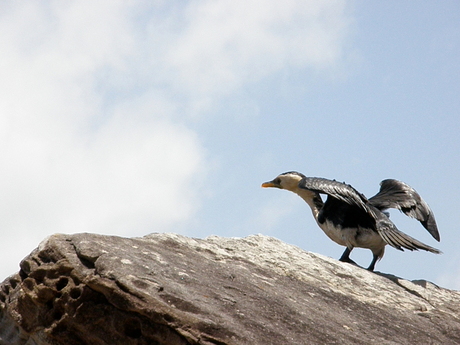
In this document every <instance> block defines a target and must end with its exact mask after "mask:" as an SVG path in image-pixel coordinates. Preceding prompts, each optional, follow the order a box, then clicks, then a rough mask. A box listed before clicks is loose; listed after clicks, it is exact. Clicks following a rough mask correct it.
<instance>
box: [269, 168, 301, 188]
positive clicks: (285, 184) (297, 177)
mask: <svg viewBox="0 0 460 345" xmlns="http://www.w3.org/2000/svg"><path fill="white" fill-rule="evenodd" d="M304 177H305V176H304V175H302V174H301V173H298V172H296V171H290V172H286V173H284V174H281V175H278V176H277V177H276V178H275V179H274V180H272V181H269V182H265V183H262V187H263V188H270V187H273V188H280V189H287V190H289V191H291V192H295V191H296V190H297V189H298V186H299V182H300V181H301V180H302V179H303V178H304Z"/></svg>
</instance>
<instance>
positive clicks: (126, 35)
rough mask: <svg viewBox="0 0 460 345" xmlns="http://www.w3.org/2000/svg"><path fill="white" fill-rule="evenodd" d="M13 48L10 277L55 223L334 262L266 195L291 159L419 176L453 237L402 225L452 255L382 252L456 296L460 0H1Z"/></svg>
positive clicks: (1, 216) (7, 171) (1, 102)
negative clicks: (266, 247) (261, 239)
mask: <svg viewBox="0 0 460 345" xmlns="http://www.w3.org/2000/svg"><path fill="white" fill-rule="evenodd" d="M0 47H1V49H0V160H1V163H0V176H1V179H0V196H1V197H0V205H1V207H0V234H1V239H2V240H1V241H0V260H1V262H2V264H1V265H0V280H2V279H4V278H6V277H7V276H8V275H9V274H12V273H14V272H16V271H17V270H18V263H19V261H20V260H21V259H22V258H24V257H25V256H26V255H27V254H28V253H29V252H30V251H31V250H32V249H33V248H35V247H36V246H37V245H38V243H39V242H40V241H41V240H42V239H44V238H45V237H47V236H49V235H51V234H53V233H78V232H95V233H101V234H113V235H120V236H128V237H132V236H142V235H144V234H148V233H151V232H177V233H181V234H184V235H187V236H192V237H200V238H204V237H206V236H209V235H220V236H238V237H243V236H247V235H251V234H256V233H262V234H265V235H270V236H274V237H277V238H280V239H282V240H283V241H286V242H288V243H292V244H295V245H297V246H299V247H301V248H303V249H305V250H308V251H313V252H317V253H321V254H324V255H328V256H331V257H334V258H338V257H340V255H341V254H342V251H343V248H342V247H340V246H338V245H337V244H335V243H333V242H331V241H330V240H329V239H328V238H327V237H326V236H325V235H324V234H323V233H322V232H321V230H320V229H319V228H318V227H317V225H316V224H315V222H314V220H313V218H312V216H311V213H310V210H309V209H308V206H307V205H306V204H305V203H304V202H303V201H302V200H301V199H300V198H298V197H297V196H296V195H294V194H292V193H288V192H285V191H281V190H272V189H269V190H266V189H262V188H260V184H261V183H262V182H264V181H267V180H271V179H272V178H274V177H275V176H276V175H278V174H279V173H282V172H285V171H290V170H298V171H300V172H303V173H304V174H306V175H309V176H321V177H327V178H331V179H337V180H340V181H346V182H347V183H350V184H352V185H353V186H354V187H355V188H357V189H358V190H360V191H361V192H362V193H364V194H365V195H367V196H369V197H370V196H372V195H373V194H375V193H376V192H377V191H378V188H379V182H380V181H381V180H382V179H385V178H396V179H400V180H403V181H405V182H407V183H408V184H410V185H411V186H413V187H414V188H415V189H417V191H418V192H419V193H420V194H421V195H422V196H423V197H424V199H425V200H426V201H427V202H428V203H429V204H430V206H431V207H432V209H433V210H434V212H435V215H436V219H437V222H438V227H439V229H440V233H441V243H437V242H436V241H435V240H434V239H432V238H431V237H430V235H429V234H428V233H427V232H426V231H425V230H424V229H423V228H422V227H421V226H420V224H418V223H417V222H416V221H413V220H411V219H408V218H406V217H404V216H402V215H400V214H398V212H392V215H391V217H392V219H393V220H394V221H395V222H396V224H397V225H398V227H399V228H400V229H401V230H403V231H405V232H407V233H408V234H410V235H412V236H414V237H417V238H418V239H420V240H422V241H423V242H425V243H427V244H429V245H432V246H435V247H437V248H440V249H441V250H442V251H443V252H444V254H443V255H434V254H431V253H426V252H404V253H401V252H398V251H397V250H394V249H392V248H391V247H389V248H388V249H387V251H386V255H385V258H384V259H383V260H382V261H381V262H379V263H378V264H377V268H376V269H377V270H379V271H382V272H387V273H392V274H395V275H398V276H401V277H405V278H408V279H427V280H430V281H433V282H434V283H436V284H439V285H442V286H444V287H449V288H454V289H460V268H459V267H460V252H459V251H458V245H459V243H460V229H458V226H457V224H458V220H457V218H458V217H459V216H458V213H459V212H458V195H459V192H460V190H459V189H460V187H459V186H460V174H459V170H460V139H459V131H460V116H459V115H460V114H459V112H460V97H459V95H460V58H459V57H460V4H459V2H458V1H455V0H452V1H448V0H443V1H440V2H439V1H436V2H434V1H431V2H430V1H424V2H417V3H416V4H415V3H413V2H404V1H403V2H401V1H385V2H375V1H372V2H370V1H358V0H353V1H348V0H336V1H329V0H328V1H317V0H311V1H308V0H285V1H282V2H280V1H260V0H244V1H240V0H232V1H228V0H215V1H210V0H193V1H160V0H159V1H145V0H144V1H135V0H133V1H121V0H119V1H116V0H107V1H94V2H91V5H89V3H88V2H86V1H65V2H62V1H21V2H15V1H2V2H1V3H0ZM352 257H353V258H355V259H356V261H358V262H359V263H361V264H363V265H365V266H367V265H368V263H369V262H370V260H371V253H370V251H368V250H359V249H358V250H355V251H354V252H353V255H352Z"/></svg>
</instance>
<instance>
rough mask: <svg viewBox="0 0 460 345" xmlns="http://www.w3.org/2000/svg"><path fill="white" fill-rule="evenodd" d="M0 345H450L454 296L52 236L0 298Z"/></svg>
mask: <svg viewBox="0 0 460 345" xmlns="http://www.w3.org/2000/svg"><path fill="white" fill-rule="evenodd" d="M0 344H27V345H35V344H37V345H42V344H153V345H176V344H203V345H211V344H215V345H217V344H218V345H224V344H264V345H265V344H460V292H457V291H451V290H447V289H443V288H440V287H437V286H436V285H434V284H432V283H429V282H427V281H412V282H410V281H406V280H403V279H401V278H398V277H395V276H388V275H383V274H378V273H377V274H376V273H371V272H368V271H366V270H364V269H361V268H359V267H355V266H352V265H349V264H345V263H341V262H338V261H336V260H333V259H330V258H327V257H324V256H321V255H318V254H313V253H309V252H305V251H303V250H301V249H299V248H297V247H295V246H291V245H288V244H285V243H283V242H281V241H279V240H277V239H274V238H271V237H266V236H261V235H256V236H250V237H247V238H242V239H236V238H221V237H209V238H207V239H204V240H202V239H191V238H187V237H184V236H180V235H175V234H151V235H148V236H145V237H143V238H131V239H129V238H121V237H114V236H102V235H95V234H76V235H61V234H57V235H53V236H51V237H49V238H48V239H46V240H45V241H43V242H42V243H41V244H40V245H39V247H38V248H37V249H35V250H34V251H33V252H32V253H31V254H30V255H29V256H28V257H26V258H25V259H24V260H23V261H22V262H21V270H20V272H19V273H18V274H16V275H13V276H11V277H9V278H8V279H6V280H5V281H4V282H3V283H2V285H1V290H0Z"/></svg>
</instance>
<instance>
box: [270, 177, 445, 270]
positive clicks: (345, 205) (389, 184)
mask: <svg viewBox="0 0 460 345" xmlns="http://www.w3.org/2000/svg"><path fill="white" fill-rule="evenodd" d="M262 187H264V188H270V187H272V188H279V189H286V190H288V191H291V192H294V193H296V194H297V195H299V196H300V197H301V198H302V199H303V200H305V202H306V203H307V204H308V206H310V208H311V211H312V213H313V217H314V218H315V220H316V222H317V224H318V225H319V227H320V228H321V229H322V230H323V231H324V233H325V234H326V235H327V236H328V237H329V238H330V239H331V240H333V241H334V242H336V243H338V244H339V245H342V246H345V247H346V248H345V251H344V252H343V254H342V256H341V257H340V259H339V261H342V262H347V263H351V264H354V265H357V264H356V263H355V262H354V261H353V260H352V259H350V253H351V251H352V250H353V248H355V247H357V248H367V249H370V250H371V251H372V254H373V257H372V261H371V263H370V265H369V267H368V268H367V269H368V270H369V271H374V269H375V264H376V263H377V261H379V260H381V259H382V257H383V255H384V253H385V246H386V245H387V244H389V245H390V246H392V247H394V248H396V249H398V250H401V251H404V249H407V250H411V251H412V250H420V249H421V250H426V251H428V252H431V253H435V254H441V251H440V250H439V249H436V248H433V247H431V246H429V245H427V244H424V243H422V242H420V241H418V240H416V239H415V238H412V237H411V236H409V235H407V234H405V233H403V232H401V231H400V230H398V228H397V227H396V225H395V224H394V223H393V222H392V221H391V220H390V218H389V213H388V211H387V210H388V209H390V208H394V209H398V210H400V211H401V212H402V213H404V214H405V215H407V216H409V217H411V218H415V219H416V220H418V221H419V222H420V223H421V224H422V225H423V227H424V228H425V229H426V230H427V231H428V232H429V233H430V234H431V235H432V236H433V238H434V239H435V240H437V241H438V242H439V241H440V236H439V231H438V227H437V224H436V220H435V217H434V214H433V212H432V211H431V209H430V207H429V206H428V204H427V203H426V202H425V201H424V200H423V199H422V197H421V196H420V195H419V194H418V193H417V192H416V191H415V190H414V189H413V188H412V187H410V186H409V185H407V184H406V183H404V182H401V181H398V180H395V179H386V180H383V181H382V182H381V183H380V190H379V192H378V193H377V194H376V195H374V196H373V197H371V198H369V199H367V198H366V197H365V196H364V195H363V194H361V193H359V192H358V191H357V190H356V189H355V188H353V187H352V186H351V185H349V184H346V183H341V182H338V181H336V180H329V179H326V178H320V177H307V176H305V175H303V174H301V173H299V172H296V171H290V172H286V173H283V174H280V175H278V176H277V177H276V178H275V179H273V180H272V181H269V182H264V183H263V184H262ZM321 194H326V195H327V198H326V201H323V199H322V197H321Z"/></svg>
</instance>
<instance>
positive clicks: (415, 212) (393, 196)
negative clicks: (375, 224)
mask: <svg viewBox="0 0 460 345" xmlns="http://www.w3.org/2000/svg"><path fill="white" fill-rule="evenodd" d="M369 202H370V203H371V204H372V205H373V206H374V207H376V208H378V209H379V210H381V211H384V210H386V209H389V208H395V209H398V210H400V211H401V212H403V213H404V214H405V215H407V216H409V217H411V218H415V219H417V220H418V221H420V223H422V225H423V227H424V228H425V229H427V230H428V232H429V233H430V234H431V235H432V236H433V237H434V238H435V239H436V240H437V241H439V240H440V236H439V231H438V227H437V225H436V220H435V218H434V214H433V211H431V209H430V207H429V206H428V204H427V203H426V202H425V201H424V200H423V199H422V197H421V196H420V195H419V194H418V193H417V192H416V191H415V189H413V188H412V187H410V186H409V185H407V184H405V183H404V182H401V181H398V180H392V179H388V180H383V181H382V182H381V183H380V191H379V192H378V193H377V194H376V195H374V196H373V197H372V198H370V199H369Z"/></svg>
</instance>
